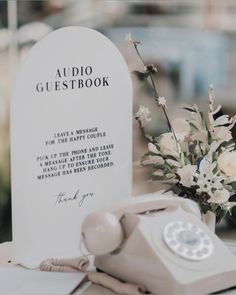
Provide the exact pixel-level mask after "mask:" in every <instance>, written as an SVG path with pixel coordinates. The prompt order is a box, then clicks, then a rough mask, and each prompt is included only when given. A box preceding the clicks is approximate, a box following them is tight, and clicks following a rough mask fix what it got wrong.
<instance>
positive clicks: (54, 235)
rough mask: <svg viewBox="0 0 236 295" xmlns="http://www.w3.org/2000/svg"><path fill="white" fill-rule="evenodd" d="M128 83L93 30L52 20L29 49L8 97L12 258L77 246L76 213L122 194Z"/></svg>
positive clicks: (126, 174) (127, 153)
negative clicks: (48, 29) (60, 26)
mask: <svg viewBox="0 0 236 295" xmlns="http://www.w3.org/2000/svg"><path fill="white" fill-rule="evenodd" d="M131 88H132V87H131V80H130V75H129V71H128V68H127V65H126V63H125V61H124V59H123V57H122V56H121V54H120V53H119V51H118V49H117V48H116V47H115V46H114V44H113V43H112V42H111V41H110V40H108V39H107V38H106V37H105V36H104V35H102V34H101V33H99V32H97V31H94V30H91V29H88V28H83V27H68V28H63V29H59V30H57V31H54V32H52V33H50V34H48V35H47V36H46V37H45V38H44V39H42V40H41V41H40V42H38V43H37V44H36V45H35V46H34V47H33V48H32V49H31V51H30V53H29V55H28V57H27V58H26V60H25V61H24V63H23V65H22V66H21V69H20V72H19V75H18V78H17V81H16V85H15V89H14V93H13V98H12V102H11V165H12V214H13V242H14V257H15V259H14V261H15V262H20V263H22V264H25V265H28V266H30V265H31V266H33V265H37V264H38V263H39V262H40V261H41V260H43V259H45V258H48V257H75V256H78V255H80V249H79V243H80V225H81V223H82V221H83V219H84V217H85V216H86V215H87V214H88V213H89V212H91V211H93V210H95V209H98V208H101V207H103V206H106V205H107V206H108V205H110V204H112V203H113V202H115V201H119V200H121V199H122V198H124V197H127V196H129V195H130V194H131V183H132V181H131V159H132V147H131V138H132V132H131V129H132V89H131Z"/></svg>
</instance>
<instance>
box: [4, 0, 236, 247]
mask: <svg viewBox="0 0 236 295" xmlns="http://www.w3.org/2000/svg"><path fill="white" fill-rule="evenodd" d="M70 25H80V26H86V27H91V28H95V29H97V30H99V31H101V32H102V33H104V34H105V35H106V36H108V37H109V38H110V39H111V40H112V41H113V42H114V43H115V44H116V45H117V46H118V48H119V49H120V51H121V52H122V54H123V55H124V57H125V59H126V61H127V63H128V66H129V68H130V71H133V70H137V69H140V68H141V64H140V62H139V60H138V59H137V57H136V55H135V53H134V51H133V50H132V49H131V48H126V47H125V46H124V36H125V34H126V33H127V32H131V33H132V35H133V37H134V39H135V40H139V41H141V42H142V45H141V47H140V50H141V52H142V55H143V57H144V59H145V61H146V62H147V63H153V64H155V65H156V66H157V68H158V75H157V79H158V81H157V83H158V87H159V93H160V95H161V96H165V97H166V99H167V102H168V111H169V114H170V116H171V117H173V115H175V116H176V112H177V111H176V110H177V107H178V106H179V105H180V104H181V103H190V104H193V103H197V104H199V105H200V107H202V108H205V106H206V103H207V91H208V85H209V84H213V85H214V87H215V93H216V97H217V102H218V103H221V104H223V112H225V113H229V114H234V113H236V88H235V85H236V84H235V81H236V1H234V0H225V1H222V0H157V1H149V0H143V1H123V0H121V1H115V0H110V1H106V0H81V1H80V0H48V1H46V0H45V1H30V0H29V1H24V0H18V1H15V0H11V1H0V242H2V241H6V240H10V239H11V201H10V164H9V163H10V151H9V145H10V144H9V102H10V93H11V89H12V85H13V81H14V79H15V75H16V72H17V69H18V67H19V65H20V63H21V62H22V61H23V59H24V57H25V56H26V54H27V52H28V50H29V49H30V48H31V47H32V46H33V45H34V44H35V43H36V42H37V41H39V40H40V39H41V38H42V37H43V36H45V35H46V34H48V33H49V32H50V31H53V30H55V29H58V28H60V27H63V26H70ZM132 78H133V84H134V112H135V111H137V108H138V106H139V104H142V105H145V106H148V107H149V108H150V110H151V113H152V117H153V120H152V123H151V124H149V127H148V128H149V132H150V133H153V134H159V133H161V132H162V131H163V130H165V129H166V123H165V120H164V119H163V117H162V116H161V113H160V112H159V110H158V109H157V108H156V106H155V103H154V101H153V100H152V99H151V97H150V94H149V91H148V87H147V85H145V84H142V83H140V82H139V81H137V78H136V76H135V75H132ZM133 136H134V138H133V142H134V156H133V167H134V169H133V194H134V195H138V194H141V193H145V192H153V191H156V190H158V189H160V188H161V187H160V186H159V184H155V183H149V182H148V171H147V170H145V169H144V168H141V167H140V166H139V160H140V157H141V156H142V155H143V153H145V151H146V149H147V147H146V143H145V142H144V141H143V140H142V137H141V134H140V131H139V128H138V126H137V125H136V123H135V122H134V135H133ZM22 169H24V168H23V167H22Z"/></svg>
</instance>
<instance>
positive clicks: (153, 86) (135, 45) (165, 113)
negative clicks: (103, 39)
mask: <svg viewBox="0 0 236 295" xmlns="http://www.w3.org/2000/svg"><path fill="white" fill-rule="evenodd" d="M133 45H134V48H135V51H136V53H137V55H138V56H139V58H140V60H141V62H142V64H143V66H145V63H144V60H143V58H142V56H141V54H140V52H139V50H138V45H137V44H136V43H135V42H133ZM149 77H150V80H151V85H152V88H153V90H154V97H155V101H156V102H157V104H158V106H160V105H159V102H158V99H159V94H158V91H157V87H156V84H155V82H154V79H153V75H152V73H150V75H149ZM161 108H162V111H163V113H164V115H165V118H166V121H167V125H168V128H169V130H170V132H172V134H173V136H174V139H175V142H176V147H177V150H178V152H179V153H181V149H180V146H179V143H178V140H177V137H176V134H175V131H174V129H173V127H172V126H171V123H170V119H169V117H168V114H167V111H166V108H165V106H163V105H161Z"/></svg>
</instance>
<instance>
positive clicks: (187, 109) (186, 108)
mask: <svg viewBox="0 0 236 295" xmlns="http://www.w3.org/2000/svg"><path fill="white" fill-rule="evenodd" d="M183 110H186V111H189V112H191V113H196V110H194V109H192V108H191V107H184V108H183Z"/></svg>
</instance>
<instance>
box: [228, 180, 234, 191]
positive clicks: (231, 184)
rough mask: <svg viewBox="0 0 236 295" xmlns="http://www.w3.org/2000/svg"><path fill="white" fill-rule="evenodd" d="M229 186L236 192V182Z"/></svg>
mask: <svg viewBox="0 0 236 295" xmlns="http://www.w3.org/2000/svg"><path fill="white" fill-rule="evenodd" d="M228 185H230V186H231V187H232V189H233V190H234V191H235V190H236V181H232V182H230V183H228Z"/></svg>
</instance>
